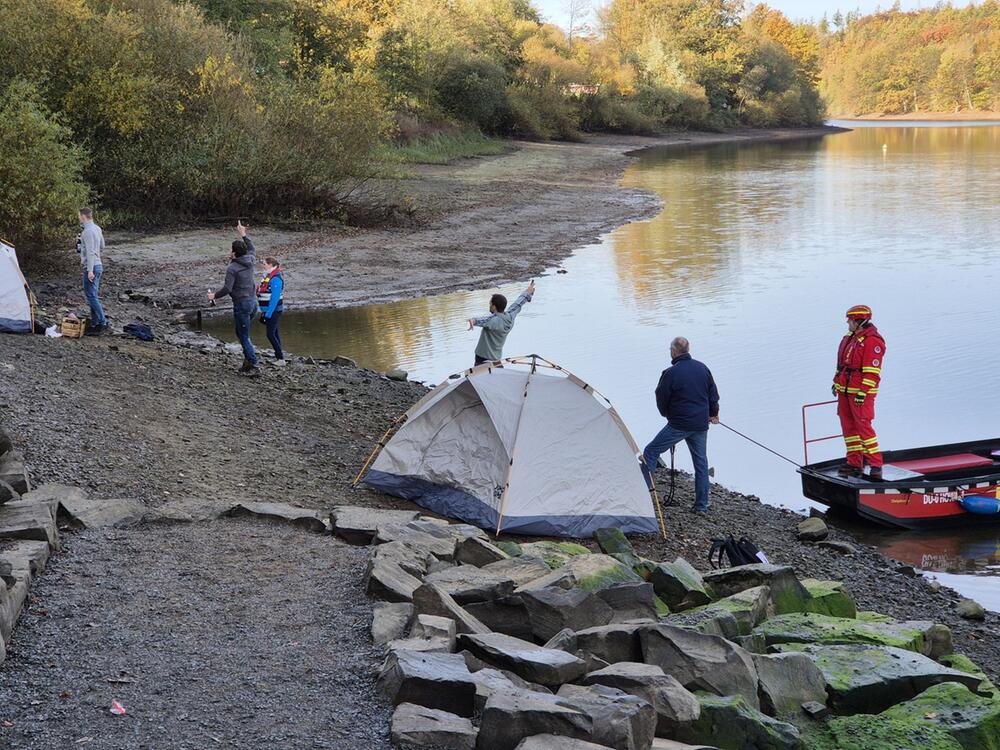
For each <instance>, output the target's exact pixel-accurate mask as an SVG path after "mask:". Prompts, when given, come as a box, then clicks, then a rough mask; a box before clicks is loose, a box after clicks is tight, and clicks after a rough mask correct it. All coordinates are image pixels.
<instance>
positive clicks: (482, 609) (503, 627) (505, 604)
mask: <svg viewBox="0 0 1000 750" xmlns="http://www.w3.org/2000/svg"><path fill="white" fill-rule="evenodd" d="M464 609H465V611H466V612H468V613H469V614H470V615H472V616H473V617H475V618H476V619H477V620H479V621H480V622H482V623H483V624H484V625H485V626H486V627H487V628H488V629H489V630H490V631H492V632H496V633H504V634H506V635H512V636H514V637H515V638H523V639H524V640H528V641H530V640H532V639H533V638H534V637H535V635H534V633H533V632H532V630H531V619H530V618H529V617H528V609H527V607H525V606H524V600H523V599H522V598H521V596H520V594H516V595H514V596H508V597H505V598H503V599H497V600H495V601H491V602H473V603H471V604H466V605H465V607H464Z"/></svg>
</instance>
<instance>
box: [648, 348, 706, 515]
mask: <svg viewBox="0 0 1000 750" xmlns="http://www.w3.org/2000/svg"><path fill="white" fill-rule="evenodd" d="M689 349H690V344H689V343H688V340H687V339H686V338H683V337H682V336H678V337H677V338H675V339H674V340H673V341H671V342H670V357H671V366H670V367H668V368H667V369H666V370H664V371H663V374H662V375H660V382H659V384H658V385H657V386H656V408H657V409H659V410H660V414H662V415H663V416H664V417H666V418H667V426H666V427H664V428H663V429H662V430H660V432H659V433H658V434H657V435H656V437H655V438H653V440H652V442H650V444H649V445H647V446H646V450H644V451H643V453H642V457H643V460H644V461H645V465H644V466H643V467H642V475H643V477H645V479H646V484H647V485H649V487H650V489H652V487H653V479H654V477H653V475H654V474H655V472H656V466H657V464H658V463H659V460H660V455H661V454H662V453H663V452H664V451H668V450H670V449H671V448H673V447H674V446H675V445H677V443H679V442H680V441H681V440H683V441H685V442H686V443H687V446H688V450H690V451H691V460H692V461H693V462H694V508H693V510H694V511H695V512H696V513H705V512H707V511H708V425H709V424H710V423H711V424H718V423H719V389H718V388H716V387H715V380H713V378H712V373H711V371H710V370H709V369H708V368H707V367H705V365H704V364H702V363H701V362H699V361H698V360H696V359H691V355H690V354H689V353H688V350H689Z"/></svg>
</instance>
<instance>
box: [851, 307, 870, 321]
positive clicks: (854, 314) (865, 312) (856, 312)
mask: <svg viewBox="0 0 1000 750" xmlns="http://www.w3.org/2000/svg"><path fill="white" fill-rule="evenodd" d="M847 317H848V318H856V319H858V320H871V317H872V309H871V308H870V307H868V305H855V306H854V307H852V308H851V309H850V310H848V311H847Z"/></svg>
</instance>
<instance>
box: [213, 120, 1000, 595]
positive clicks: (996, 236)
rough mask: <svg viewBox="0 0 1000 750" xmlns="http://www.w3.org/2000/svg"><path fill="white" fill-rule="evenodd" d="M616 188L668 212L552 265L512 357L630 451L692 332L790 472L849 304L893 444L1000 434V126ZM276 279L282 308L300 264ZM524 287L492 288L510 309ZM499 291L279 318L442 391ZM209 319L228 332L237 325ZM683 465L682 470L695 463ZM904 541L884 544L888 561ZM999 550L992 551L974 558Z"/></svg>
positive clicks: (951, 571) (830, 451)
mask: <svg viewBox="0 0 1000 750" xmlns="http://www.w3.org/2000/svg"><path fill="white" fill-rule="evenodd" d="M851 125H854V126H856V125H857V123H852V124H851ZM624 184H625V185H627V186H630V187H640V188H645V189H648V190H652V191H654V192H656V193H657V194H658V195H660V196H661V197H662V199H663V202H664V208H663V211H662V212H661V213H660V214H659V215H658V216H656V217H655V218H654V219H652V220H650V221H644V222H638V223H634V224H629V225H627V226H624V227H621V228H620V229H618V230H616V231H614V232H612V233H611V234H609V235H608V236H606V237H605V238H603V239H602V241H601V242H599V243H597V244H595V245H592V246H589V247H585V248H582V249H581V250H579V251H577V252H576V253H574V255H573V256H572V257H570V258H569V259H567V260H566V261H565V263H563V264H562V265H561V267H560V268H562V269H564V270H565V271H566V272H567V273H565V274H559V273H555V269H553V272H551V273H550V274H548V275H546V276H545V277H543V278H541V279H539V280H538V292H537V295H536V298H535V300H534V302H532V303H531V304H529V305H527V306H526V308H525V310H524V312H523V313H522V314H521V316H520V317H519V318H518V320H517V325H516V326H515V328H514V330H513V332H512V333H511V335H510V337H509V339H508V340H507V345H506V348H505V353H506V354H508V355H516V354H526V353H537V354H540V355H542V356H544V357H546V358H548V359H550V360H553V361H555V362H558V363H559V364H561V365H563V366H564V367H566V368H567V369H569V370H571V371H573V372H575V373H576V374H578V375H580V376H581V377H583V378H584V379H585V380H587V381H588V382H589V383H592V384H594V386H595V387H596V388H598V389H599V390H601V391H602V392H603V393H604V394H606V395H607V396H608V397H609V398H610V399H611V401H612V402H613V403H614V404H615V406H616V407H617V408H618V410H619V412H620V413H621V414H622V416H623V418H624V419H625V421H626V423H627V424H628V425H629V427H630V428H631V430H632V431H633V433H634V435H635V437H636V440H637V441H638V442H639V443H640V445H642V444H644V443H645V442H646V441H647V440H648V439H649V438H650V437H651V436H652V435H653V434H655V432H656V431H657V430H658V429H659V427H660V426H661V424H662V420H661V418H660V417H659V415H658V414H657V412H656V408H655V403H654V399H653V389H654V387H655V386H656V382H657V379H658V377H659V373H660V371H661V370H662V369H663V368H664V367H666V366H667V365H669V355H668V352H667V348H668V344H669V341H670V340H671V338H673V337H674V336H676V335H683V336H686V337H687V338H689V339H690V340H691V346H692V354H693V356H694V357H695V358H697V359H700V360H703V361H704V362H706V363H707V364H708V365H709V366H710V367H711V368H712V371H713V373H714V375H715V379H716V381H717V383H718V385H719V389H720V392H721V396H722V401H721V410H722V414H721V416H722V419H723V421H724V422H726V423H728V424H730V425H731V426H732V427H734V428H736V429H738V430H741V431H743V432H745V433H747V434H749V435H750V436H752V437H754V438H755V439H757V440H759V441H761V442H763V443H765V444H767V445H768V446H770V447H772V448H773V449H775V450H777V451H779V452H781V453H783V454H785V455H787V456H789V457H790V458H792V459H794V460H796V461H799V462H801V460H802V425H801V411H800V407H801V405H802V404H804V403H808V402H816V401H824V400H827V399H828V398H829V388H830V380H831V377H832V374H833V368H834V361H835V356H836V348H837V344H838V342H839V340H840V337H841V336H842V335H843V333H844V332H845V330H846V326H845V323H844V312H845V311H846V310H847V308H848V307H850V306H851V305H855V304H861V303H863V304H867V305H870V306H871V307H872V308H873V309H874V313H875V322H876V324H877V325H878V326H879V328H880V330H881V331H882V332H883V334H884V335H885V337H886V341H887V356H886V359H885V365H884V369H883V383H882V387H881V394H880V396H879V401H878V409H877V411H878V417H877V420H876V428H877V430H878V434H879V438H880V440H879V442H880V444H881V445H882V447H883V449H896V448H905V447H911V446H919V445H925V444H933V443H944V442H958V441H964V440H972V439H975V438H988V437H995V436H998V435H1000V388H997V387H996V383H997V373H1000V314H998V298H1000V198H998V196H1000V126H997V125H990V126H984V127H969V126H945V127H922V126H916V127H909V126H907V127H896V126H891V127H886V126H880V127H857V129H855V130H854V131H852V132H849V133H841V134H836V135H828V136H825V137H822V138H816V139H810V140H802V141H794V142H782V143H746V144H740V145H716V146H710V147H692V148H687V149H683V148H671V149H662V150H651V151H649V152H647V154H646V155H644V156H643V157H642V158H640V159H639V160H638V161H637V162H636V163H635V164H634V165H633V166H632V167H630V169H629V170H628V172H627V173H626V175H625V177H624ZM286 276H287V279H288V285H289V288H290V290H291V292H290V294H289V299H290V301H292V303H294V289H295V268H294V265H292V264H290V265H289V268H288V269H287V271H286ZM522 288H523V285H522V284H516V285H509V286H504V287H502V288H500V289H499V291H501V292H503V293H504V294H506V295H507V296H508V297H509V298H513V297H514V296H516V294H517V293H518V292H519V291H520V290H521V289H522ZM495 291H497V290H496V289H486V290H476V291H470V292H460V293H456V294H448V295H442V296H437V297H429V298H424V299H419V300H411V301H405V302H399V303H394V304H388V305H373V306H368V307H355V308H343V309H336V310H330V311H324V312H302V313H295V312H291V313H286V315H285V320H284V322H283V327H282V336H283V339H284V340H285V342H286V348H287V349H288V350H289V351H292V352H295V353H297V354H312V355H315V356H322V357H332V356H334V355H337V354H342V355H345V356H348V357H351V358H353V359H355V360H357V361H358V362H359V363H360V364H362V365H364V366H367V367H371V368H373V369H377V370H386V369H389V368H391V367H393V366H400V367H402V368H404V369H406V370H408V371H409V372H410V374H411V377H413V378H417V379H421V380H425V381H427V382H431V383H436V382H438V381H441V380H444V379H445V378H446V377H447V376H448V375H449V374H450V373H453V372H456V371H458V370H461V369H463V368H465V367H467V366H469V365H471V363H472V357H473V349H474V348H475V344H476V339H477V337H478V331H477V332H469V331H467V330H466V325H465V319H466V318H467V317H470V316H473V315H481V314H485V312H486V308H487V305H488V300H489V296H490V294H492V293H493V292H495ZM292 309H294V307H293V305H292ZM209 327H210V328H211V331H212V332H213V333H216V334H218V335H220V336H222V337H224V338H227V339H228V340H232V339H233V336H232V333H231V330H230V324H229V323H228V322H224V321H216V322H212V323H210V324H209ZM257 328H258V329H259V328H260V327H257ZM257 333H258V336H259V340H260V341H261V342H262V343H263V345H264V346H266V345H267V344H266V341H265V340H264V337H263V335H262V331H260V330H258V332H257ZM810 432H811V433H812V434H813V435H830V434H836V433H839V432H840V430H839V425H838V424H837V422H836V419H835V416H834V412H833V408H832V407H823V408H820V409H817V410H815V418H814V419H812V420H811V422H810ZM841 451H842V443H841V442H840V441H839V440H838V441H831V442H829V443H821V444H817V445H815V446H812V447H811V449H810V459H811V460H813V461H815V460H820V459H823V458H830V457H834V456H836V455H839V454H840V453H841ZM709 457H710V461H711V463H712V464H713V465H714V467H715V469H716V474H715V480H716V481H718V482H720V483H722V484H724V485H727V486H729V487H732V488H734V489H738V490H742V491H744V492H748V493H752V494H756V495H758V496H760V497H761V498H763V499H764V500H765V501H767V502H770V503H773V504H776V505H782V506H786V507H790V508H794V509H798V510H805V509H807V508H808V506H809V503H808V501H806V500H805V499H804V498H803V497H802V495H801V492H800V486H799V478H798V475H797V474H796V473H795V471H794V468H793V467H792V466H790V465H789V464H787V463H785V462H783V461H782V460H781V459H779V458H777V457H775V456H773V455H771V454H769V453H766V452H764V451H762V450H761V449H759V448H757V447H755V446H753V445H751V444H750V443H747V442H746V441H744V440H742V439H741V438H739V437H737V436H735V435H733V434H732V433H729V432H727V431H725V430H723V429H721V428H717V427H716V428H713V429H712V431H711V434H710V438H709ZM678 458H679V463H680V465H681V466H682V467H684V468H687V467H688V466H689V461H688V457H687V452H686V449H684V448H681V449H680V450H679V451H678ZM732 524H733V526H734V530H735V529H738V524H739V520H738V519H733V520H732ZM723 525H725V524H723ZM998 529H1000V527H998ZM898 536H899V535H896V534H885V533H882V534H880V535H879V537H878V538H879V540H880V543H881V544H882V546H883V547H885V548H886V549H887V551H888V550H889V549H891V548H892V546H893V545H894V544H895V540H897V539H898ZM952 536H953V537H954V536H955V535H954V534H952ZM907 538H908V539H910V538H912V535H910V536H909V537H907ZM956 538H957V539H958V542H956V544H957V545H958V547H956V549H959V551H958V552H956V553H955V555H952V556H951V557H953V558H954V559H956V560H957V559H961V560H963V561H968V560H973V561H975V562H974V563H972V569H973V570H974V571H975V572H977V573H984V574H987V575H989V574H1000V570H997V566H998V565H1000V553H998V552H997V548H998V547H1000V531H997V532H996V533H993V532H986V536H985V537H983V538H982V539H981V538H980V537H979V536H977V537H976V540H977V541H976V543H975V545H976V553H975V555H973V556H971V557H967V556H965V554H964V553H962V552H961V551H960V550H961V540H962V538H964V537H962V535H958V537H956ZM980 542H982V544H980ZM990 543H992V544H993V551H992V553H991V554H990V555H986V556H981V555H979V552H981V551H982V550H981V549H980V547H983V549H985V547H986V546H989V544H990ZM915 544H916V548H918V549H919V546H920V544H919V540H918V541H917V542H916V543H915ZM934 544H935V543H934V542H932V541H928V543H927V546H928V549H934V548H935V547H934ZM907 549H912V546H911V547H907ZM889 553H890V554H893V555H894V556H896V557H899V558H900V559H903V557H902V555H901V554H895V553H892V552H889ZM924 557H925V558H926V559H922V560H921V565H922V567H926V568H928V569H938V570H942V572H943V573H942V574H943V575H950V576H956V577H959V578H962V580H965V578H964V574H965V573H968V572H970V571H968V570H965V569H964V568H963V570H962V571H960V572H961V574H962V575H959V573H956V572H955V567H956V566H955V565H951V564H949V565H944V564H943V563H935V562H934V561H935V560H936V559H938V558H942V557H943V556H940V555H937V554H936V553H933V552H931V553H928V554H927V555H925V556H924ZM967 564H968V563H967V562H963V563H962V565H967ZM986 581H987V582H988V583H989V584H991V585H989V586H984V585H983V581H982V580H980V579H978V578H977V579H975V580H969V581H968V585H969V586H968V587H967V590H968V591H969V593H970V594H972V593H975V594H976V595H977V597H978V598H979V599H980V600H981V601H983V603H984V604H987V605H988V606H991V607H992V608H994V609H998V610H1000V584H997V581H996V579H995V578H994V579H992V580H990V579H988V578H987V579H986ZM949 583H953V581H951V580H949ZM973 584H975V585H974V586H973ZM963 585H964V584H963ZM981 589H982V590H981ZM990 589H992V591H991V590H990Z"/></svg>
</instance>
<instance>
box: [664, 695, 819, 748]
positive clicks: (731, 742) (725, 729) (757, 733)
mask: <svg viewBox="0 0 1000 750" xmlns="http://www.w3.org/2000/svg"><path fill="white" fill-rule="evenodd" d="M697 696H698V702H699V703H700V704H701V715H700V716H699V717H698V720H697V721H694V722H692V723H690V724H684V725H682V726H681V727H680V728H679V729H678V730H677V732H676V735H675V736H674V739H676V740H678V741H680V742H686V743H689V744H699V743H700V744H704V745H711V746H712V747H716V746H718V747H720V748H724V750H730V748H731V749H732V750H743V749H744V748H754V750H801V748H802V747H803V746H802V743H801V739H800V737H799V730H798V729H796V728H795V727H794V726H792V725H791V724H787V723H785V722H783V721H778V720H777V719H772V718H771V717H770V716H765V715H764V714H762V713H761V712H760V711H758V710H757V709H755V708H754V707H753V706H751V705H750V704H749V703H747V701H746V699H745V698H744V697H743V696H741V695H730V696H726V697H719V696H716V695H708V694H706V693H697Z"/></svg>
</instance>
